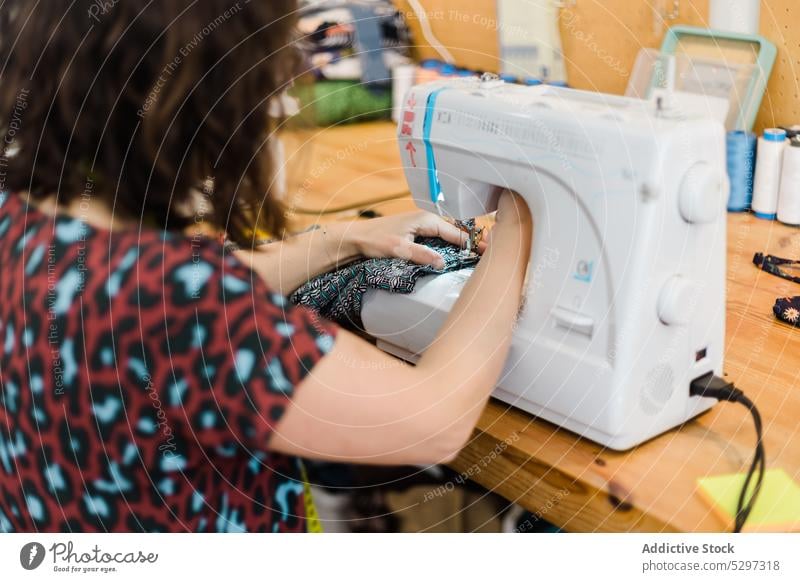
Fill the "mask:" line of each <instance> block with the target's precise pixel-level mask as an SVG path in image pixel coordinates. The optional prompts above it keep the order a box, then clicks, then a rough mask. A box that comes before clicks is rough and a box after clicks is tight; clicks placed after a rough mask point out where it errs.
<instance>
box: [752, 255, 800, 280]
mask: <svg viewBox="0 0 800 582" xmlns="http://www.w3.org/2000/svg"><path fill="white" fill-rule="evenodd" d="M753 264H754V265H755V266H757V267H759V268H760V269H762V270H764V271H766V272H767V273H770V274H771V275H775V276H776V277H780V278H781V279H786V280H787V281H793V282H795V283H800V261H793V260H791V259H782V258H780V257H773V256H772V255H764V254H762V253H756V254H755V255H754V256H753Z"/></svg>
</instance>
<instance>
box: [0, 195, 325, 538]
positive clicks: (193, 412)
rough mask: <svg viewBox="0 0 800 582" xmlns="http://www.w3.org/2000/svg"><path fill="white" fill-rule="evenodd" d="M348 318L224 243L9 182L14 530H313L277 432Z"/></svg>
mask: <svg viewBox="0 0 800 582" xmlns="http://www.w3.org/2000/svg"><path fill="white" fill-rule="evenodd" d="M335 333H336V328H335V327H334V326H333V325H331V324H329V323H326V322H323V321H320V320H319V319H317V318H316V316H314V315H313V314H312V313H311V312H310V311H307V310H305V309H303V308H298V307H295V306H292V305H290V304H289V303H288V301H287V300H286V299H285V298H284V297H282V296H280V295H277V294H275V293H272V292H270V290H269V289H268V288H267V287H266V286H265V284H264V283H263V282H262V281H261V280H260V279H259V278H258V277H257V276H256V275H254V274H253V272H252V271H251V270H250V269H248V268H246V267H244V266H243V265H242V264H241V263H240V262H239V261H237V260H236V259H235V258H234V257H232V256H226V255H225V254H224V253H223V250H222V247H221V246H220V245H219V244H217V243H216V242H214V241H210V240H206V239H203V240H195V239H189V238H187V237H183V236H178V235H174V234H169V233H164V232H160V231H156V230H144V229H134V230H128V231H121V232H113V233H112V232H108V231H103V230H98V229H95V228H92V227H90V226H87V225H86V224H85V223H84V222H82V221H80V220H78V219H75V218H71V217H67V216H58V217H51V216H48V215H46V214H43V213H42V212H40V211H38V210H36V209H34V208H32V207H29V206H28V205H27V204H26V203H25V202H24V201H23V200H21V199H20V198H19V197H18V196H16V195H13V194H12V195H6V194H2V193H0V390H1V392H0V396H1V397H2V398H0V532H9V531H43V532H55V531H73V532H83V531H136V532H138V531H146V532H151V531H208V532H230V531H234V532H240V531H268V532H273V531H304V530H305V529H306V521H305V509H304V493H303V489H304V488H303V483H302V480H301V477H300V471H301V469H300V465H299V461H298V460H297V459H294V458H291V457H286V456H284V455H279V454H275V453H272V452H270V450H269V446H268V443H269V436H270V434H271V432H272V431H273V430H274V428H275V424H276V423H277V422H278V420H279V419H280V418H281V416H282V415H283V413H284V412H285V411H286V408H287V407H288V406H290V404H291V398H292V395H293V393H294V391H295V390H296V387H297V385H298V383H300V381H301V380H302V379H303V378H304V377H305V376H306V375H307V374H308V373H309V371H310V370H311V368H312V367H313V366H314V365H315V364H316V363H317V362H318V361H319V360H320V359H321V358H322V357H324V355H325V354H326V353H327V352H329V351H330V350H331V348H332V346H333V342H334V337H335Z"/></svg>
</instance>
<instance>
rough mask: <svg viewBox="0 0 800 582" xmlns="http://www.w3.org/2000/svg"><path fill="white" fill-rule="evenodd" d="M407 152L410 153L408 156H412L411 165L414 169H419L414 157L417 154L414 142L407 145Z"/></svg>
mask: <svg viewBox="0 0 800 582" xmlns="http://www.w3.org/2000/svg"><path fill="white" fill-rule="evenodd" d="M406 151H407V152H408V155H409V156H411V165H412V166H413V167H414V168H416V167H417V159H416V158H415V157H414V154H416V153H417V148H415V147H414V144H413V143H412V142H408V143H407V144H406Z"/></svg>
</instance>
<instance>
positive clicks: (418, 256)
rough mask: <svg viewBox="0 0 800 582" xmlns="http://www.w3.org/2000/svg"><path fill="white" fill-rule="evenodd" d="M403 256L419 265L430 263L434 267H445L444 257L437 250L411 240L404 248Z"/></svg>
mask: <svg viewBox="0 0 800 582" xmlns="http://www.w3.org/2000/svg"><path fill="white" fill-rule="evenodd" d="M402 258H404V259H408V260H410V261H411V262H412V263H416V264H418V265H430V266H431V267H433V268H434V269H444V258H443V257H442V255H440V254H439V253H437V252H436V251H435V250H433V249H431V248H428V247H426V246H424V245H420V244H417V243H413V242H409V243H408V245H407V246H406V247H405V248H404V249H403V253H402Z"/></svg>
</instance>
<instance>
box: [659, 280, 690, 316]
mask: <svg viewBox="0 0 800 582" xmlns="http://www.w3.org/2000/svg"><path fill="white" fill-rule="evenodd" d="M697 291H698V288H697V285H696V284H695V283H693V282H692V280H691V279H689V278H687V277H681V276H680V275H674V276H672V277H670V278H669V280H667V282H666V283H665V284H664V286H663V287H662V288H661V293H659V295H658V318H659V319H660V320H661V322H662V323H663V324H665V325H686V324H688V323H689V321H690V320H691V317H692V314H693V312H694V308H695V305H696V300H697Z"/></svg>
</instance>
